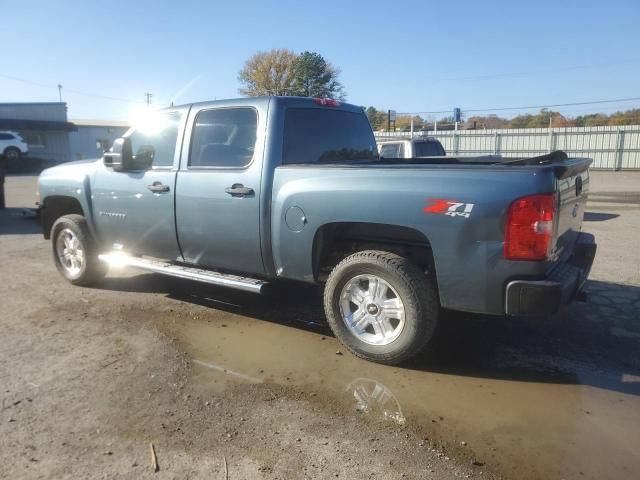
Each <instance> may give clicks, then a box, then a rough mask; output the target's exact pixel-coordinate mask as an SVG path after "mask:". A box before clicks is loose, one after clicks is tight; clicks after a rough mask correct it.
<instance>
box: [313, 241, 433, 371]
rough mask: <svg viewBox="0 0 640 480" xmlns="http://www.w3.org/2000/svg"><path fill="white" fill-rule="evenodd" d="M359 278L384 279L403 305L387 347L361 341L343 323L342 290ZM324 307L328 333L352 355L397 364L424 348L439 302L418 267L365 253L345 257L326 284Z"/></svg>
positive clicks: (380, 254) (399, 259) (394, 257)
mask: <svg viewBox="0 0 640 480" xmlns="http://www.w3.org/2000/svg"><path fill="white" fill-rule="evenodd" d="M359 275H375V276H377V277H379V278H381V279H383V280H384V281H385V282H387V283H388V284H389V285H390V286H391V287H392V288H393V289H394V290H395V291H396V292H397V296H398V297H399V298H400V300H401V301H402V304H403V306H404V311H405V320H404V326H403V328H402V330H401V332H400V333H399V336H398V337H397V338H396V339H395V340H393V341H391V342H390V343H388V344H386V345H372V344H370V343H367V342H365V341H362V340H361V339H360V338H358V336H356V334H355V333H353V332H352V331H351V330H350V329H349V328H348V327H347V325H346V323H345V321H344V320H343V317H342V313H341V307H340V297H341V295H342V290H343V288H344V287H345V285H346V284H347V283H348V282H350V281H351V280H352V279H354V278H355V277H357V276H359ZM324 308H325V314H326V316H327V320H328V322H329V326H330V327H331V330H332V331H333V333H334V334H335V336H336V337H337V338H338V339H339V340H340V341H341V342H342V343H343V344H344V345H345V346H346V347H347V348H348V349H349V350H350V351H351V352H352V353H354V354H355V355H356V356H358V357H361V358H364V359H366V360H370V361H373V362H377V363H384V364H387V365H397V364H400V363H403V362H406V361H407V360H409V359H410V358H412V357H414V356H415V355H417V354H418V353H420V352H421V351H422V350H423V349H424V348H425V346H426V345H427V343H428V342H429V340H430V339H431V337H432V336H433V333H434V331H435V327H436V324H437V322H438V316H439V311H440V303H439V300H438V293H437V288H436V286H435V283H434V281H433V280H432V279H431V278H430V277H429V276H428V275H427V274H425V272H423V271H422V270H421V269H420V268H419V267H418V266H417V265H415V264H413V263H412V262H411V261H409V260H408V259H406V258H404V257H401V256H399V255H396V254H394V253H389V252H383V251H378V250H365V251H362V252H358V253H354V254H353V255H350V256H348V257H347V258H345V259H344V260H342V261H341V262H340V263H339V264H338V265H337V266H336V267H335V268H334V269H333V271H332V272H331V274H330V275H329V278H328V280H327V283H326V285H325V290H324Z"/></svg>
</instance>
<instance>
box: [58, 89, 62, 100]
mask: <svg viewBox="0 0 640 480" xmlns="http://www.w3.org/2000/svg"><path fill="white" fill-rule="evenodd" d="M58 100H59V101H60V103H62V85H60V84H58Z"/></svg>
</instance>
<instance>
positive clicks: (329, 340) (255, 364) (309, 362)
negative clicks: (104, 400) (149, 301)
mask: <svg viewBox="0 0 640 480" xmlns="http://www.w3.org/2000/svg"><path fill="white" fill-rule="evenodd" d="M170 282H171V281H170ZM178 285H179V284H173V283H170V285H169V287H168V290H172V289H173V287H174V286H175V287H176V288H178ZM190 286H191V284H190ZM592 286H593V287H594V291H595V293H596V294H595V302H594V303H592V304H591V305H578V306H575V307H571V308H569V309H567V310H565V311H564V312H563V313H562V314H561V315H560V316H559V317H557V318H555V319H553V321H542V320H541V321H539V323H538V322H531V321H529V322H524V321H513V320H511V321H509V320H506V319H505V320H503V319H494V318H480V317H471V316H464V315H454V314H448V315H447V316H445V317H444V319H443V323H442V325H443V326H442V327H441V328H440V329H439V331H438V333H437V336H436V338H435V343H434V344H433V345H432V348H431V350H430V351H429V352H428V353H427V354H425V355H424V356H423V357H422V358H419V359H418V360H416V361H415V362H414V363H413V364H412V365H408V366H405V367H402V368H400V367H388V366H382V365H377V364H373V363H370V362H366V361H363V360H360V359H358V358H355V357H354V356H352V355H351V354H350V353H349V352H348V351H346V350H345V349H344V348H343V347H342V346H341V345H340V344H339V343H338V342H337V341H336V340H335V339H334V338H333V337H331V335H330V333H329V331H328V330H327V329H326V326H324V324H323V320H322V310H321V300H320V296H319V295H318V293H317V292H316V291H314V290H309V289H297V288H295V287H291V290H290V292H289V293H288V294H287V293H286V292H285V294H284V295H277V296H276V297H275V298H273V297H272V298H266V299H265V298H259V297H255V296H252V295H250V294H240V293H236V292H228V291H222V290H217V289H207V288H204V289H201V288H200V287H199V286H195V285H194V286H193V289H190V290H189V293H188V294H184V293H179V294H178V293H169V294H168V296H169V297H171V298H175V299H178V300H181V301H182V302H185V303H183V304H184V305H187V310H188V312H187V313H182V314H180V315H179V318H176V317H175V316H174V317H173V319H172V320H171V321H172V325H173V327H172V328H171V329H170V332H171V333H170V334H171V335H174V336H175V337H176V339H177V341H178V342H179V344H180V345H181V346H183V347H184V349H185V350H186V352H187V353H188V354H189V355H190V356H191V357H192V359H193V364H194V370H195V372H194V381H195V382H197V383H198V384H199V385H200V386H204V387H206V388H210V389H211V390H213V391H216V390H217V391H220V390H223V389H224V388H226V386H227V385H229V383H230V382H255V383H261V382H274V383H278V384H284V385H290V386H295V387H298V388H300V389H301V390H304V391H306V392H314V393H316V394H317V395H318V397H319V398H322V396H323V395H325V396H327V398H329V397H330V398H331V399H332V401H335V399H339V401H340V402H342V403H343V405H345V406H346V407H348V410H347V411H353V412H354V415H355V414H364V415H370V416H377V417H378V418H382V419H386V420H387V421H388V422H396V423H400V424H406V425H409V426H411V427H412V428H416V429H419V430H420V431H421V432H422V433H423V434H424V436H425V437H427V438H429V439H430V440H431V441H436V442H438V443H439V444H446V445H448V446H457V450H458V453H460V452H468V456H467V457H466V458H467V459H468V458H470V457H473V458H477V459H478V460H479V461H480V462H482V463H484V464H486V466H487V468H490V469H491V470H492V471H495V472H497V473H499V474H502V475H504V476H505V477H506V478H558V479H560V478H593V479H604V478H612V479H614V478H615V479H627V478H640V448H639V446H640V368H639V366H640V348H639V347H640V325H639V324H640V316H636V318H635V320H634V319H633V317H634V315H635V314H637V313H638V308H637V306H636V305H640V304H639V303H638V302H640V288H638V287H624V286H619V285H615V284H607V283H603V282H592ZM183 288H184V285H182V288H181V289H180V290H181V291H184V290H183ZM176 291H177V290H176ZM616 295H617V296H618V297H617V298H619V299H620V304H619V305H618V306H619V307H620V308H618V307H616V311H615V312H614V311H613V310H611V309H610V307H611V301H610V300H611V299H612V298H616ZM599 296H600V297H602V299H601V300H598V298H599ZM625 298H626V300H625ZM620 305H621V306H620ZM625 305H626V307H625ZM607 308H609V310H607ZM629 318H631V320H629ZM620 330H622V331H623V333H622V334H620ZM383 425H384V422H383ZM454 450H455V448H454ZM453 456H454V458H455V456H456V454H455V453H454V454H453Z"/></svg>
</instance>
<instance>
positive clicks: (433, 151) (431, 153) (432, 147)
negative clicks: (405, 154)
mask: <svg viewBox="0 0 640 480" xmlns="http://www.w3.org/2000/svg"><path fill="white" fill-rule="evenodd" d="M414 149H415V156H416V157H441V156H444V155H445V153H444V148H442V145H440V142H434V141H433V140H429V141H426V142H416V143H415V144H414Z"/></svg>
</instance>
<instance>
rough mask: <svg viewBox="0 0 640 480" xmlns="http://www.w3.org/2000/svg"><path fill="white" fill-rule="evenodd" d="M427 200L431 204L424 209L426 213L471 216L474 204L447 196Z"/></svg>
mask: <svg viewBox="0 0 640 480" xmlns="http://www.w3.org/2000/svg"><path fill="white" fill-rule="evenodd" d="M427 202H429V203H431V205H427V206H426V207H424V208H423V209H422V211H423V212H424V213H437V214H438V213H439V214H442V215H448V216H450V217H464V218H469V217H470V216H471V211H472V210H473V206H474V204H473V203H464V202H460V201H458V200H451V199H446V198H429V199H427Z"/></svg>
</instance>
